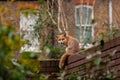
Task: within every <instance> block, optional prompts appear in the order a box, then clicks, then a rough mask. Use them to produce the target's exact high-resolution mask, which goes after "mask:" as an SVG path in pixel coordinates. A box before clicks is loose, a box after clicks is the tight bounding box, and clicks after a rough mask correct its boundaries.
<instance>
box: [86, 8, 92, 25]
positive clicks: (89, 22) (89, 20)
mask: <svg viewBox="0 0 120 80" xmlns="http://www.w3.org/2000/svg"><path fill="white" fill-rule="evenodd" d="M91 20H92V9H91V8H88V17H87V24H91Z"/></svg>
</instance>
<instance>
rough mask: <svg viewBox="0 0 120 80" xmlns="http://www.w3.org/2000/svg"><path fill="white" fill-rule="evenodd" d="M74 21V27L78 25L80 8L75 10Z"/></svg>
mask: <svg viewBox="0 0 120 80" xmlns="http://www.w3.org/2000/svg"><path fill="white" fill-rule="evenodd" d="M75 19H76V20H75V21H76V25H79V24H80V8H76V13H75Z"/></svg>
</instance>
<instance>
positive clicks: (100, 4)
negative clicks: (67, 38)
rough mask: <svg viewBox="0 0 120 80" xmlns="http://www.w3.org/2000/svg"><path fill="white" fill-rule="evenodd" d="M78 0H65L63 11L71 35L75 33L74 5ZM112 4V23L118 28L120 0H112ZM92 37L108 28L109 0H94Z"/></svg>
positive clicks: (97, 35) (119, 26)
mask: <svg viewBox="0 0 120 80" xmlns="http://www.w3.org/2000/svg"><path fill="white" fill-rule="evenodd" d="M77 1H78V2H79V0H65V1H64V11H65V13H66V16H67V19H68V26H69V33H70V35H72V36H76V35H75V29H76V27H75V14H74V13H75V5H78V4H77ZM85 1H86V0H85ZM112 4H113V24H114V25H115V26H118V28H120V15H119V12H120V8H119V5H120V1H119V0H112ZM94 20H95V23H96V24H95V28H94V37H95V39H97V38H99V37H100V33H102V32H103V33H104V32H105V31H106V30H107V29H108V28H109V0H95V3H94Z"/></svg>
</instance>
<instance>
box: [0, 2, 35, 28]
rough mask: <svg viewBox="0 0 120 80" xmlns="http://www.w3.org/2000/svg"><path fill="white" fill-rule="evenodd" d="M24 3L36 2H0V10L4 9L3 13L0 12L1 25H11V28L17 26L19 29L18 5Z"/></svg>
mask: <svg viewBox="0 0 120 80" xmlns="http://www.w3.org/2000/svg"><path fill="white" fill-rule="evenodd" d="M25 3H32V4H34V3H37V2H36V1H15V2H12V3H11V2H8V1H0V8H1V7H4V8H6V10H5V11H1V12H0V22H1V23H2V24H5V25H6V24H12V25H13V26H17V27H18V28H19V19H20V13H19V11H20V10H19V9H18V7H19V5H20V4H25Z"/></svg>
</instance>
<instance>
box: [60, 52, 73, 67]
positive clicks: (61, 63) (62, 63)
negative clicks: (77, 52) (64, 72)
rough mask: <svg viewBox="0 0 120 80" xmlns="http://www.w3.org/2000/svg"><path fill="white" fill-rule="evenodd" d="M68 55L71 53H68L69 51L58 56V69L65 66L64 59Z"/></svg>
mask: <svg viewBox="0 0 120 80" xmlns="http://www.w3.org/2000/svg"><path fill="white" fill-rule="evenodd" d="M70 55H72V54H70V53H64V54H63V55H62V57H61V58H60V62H59V68H60V69H63V68H64V67H65V63H66V60H67V58H68V57H69V56H70Z"/></svg>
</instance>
